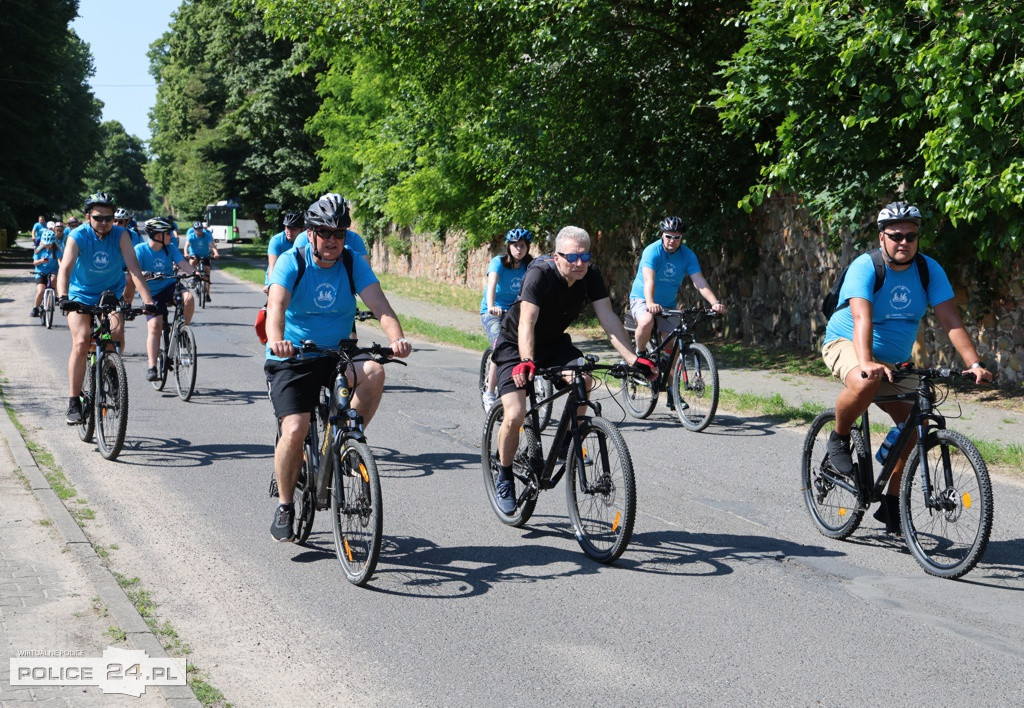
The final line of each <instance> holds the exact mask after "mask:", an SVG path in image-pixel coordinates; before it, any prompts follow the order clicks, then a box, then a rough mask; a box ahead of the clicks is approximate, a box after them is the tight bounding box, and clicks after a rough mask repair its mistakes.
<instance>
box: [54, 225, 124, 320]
mask: <svg viewBox="0 0 1024 708" xmlns="http://www.w3.org/2000/svg"><path fill="white" fill-rule="evenodd" d="M123 235H124V229H122V228H121V227H120V226H114V227H113V228H112V229H111V230H110V233H109V234H107V235H106V236H105V237H104V238H103V239H99V238H97V237H96V232H95V231H93V229H92V226H90V225H89V224H82V225H81V226H79V227H78V228H76V229H75V230H74V231H72V232H71V233H70V234H68V239H69V240H73V241H74V242H75V243H76V244H78V258H77V259H76V260H75V267H74V268H72V269H71V277H70V285H69V287H68V297H69V298H71V299H72V300H77V301H78V302H81V303H83V304H86V305H95V304H96V303H98V302H99V301H100V294H102V293H103V291H104V290H111V291H113V292H114V293H115V294H116V295H120V294H121V292H122V291H123V290H124V283H125V275H124V255H123V254H122V253H121V237H122V236H123Z"/></svg>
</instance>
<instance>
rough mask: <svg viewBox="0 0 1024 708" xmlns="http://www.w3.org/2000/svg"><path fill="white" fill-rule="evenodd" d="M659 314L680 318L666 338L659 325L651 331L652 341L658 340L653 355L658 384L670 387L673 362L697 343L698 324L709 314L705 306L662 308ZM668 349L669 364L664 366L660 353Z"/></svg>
mask: <svg viewBox="0 0 1024 708" xmlns="http://www.w3.org/2000/svg"><path fill="white" fill-rule="evenodd" d="M657 316H658V317H666V318H667V317H678V318H679V321H678V322H677V323H676V326H675V328H674V329H673V330H672V331H671V332H669V333H668V334H666V335H665V336H664V338H663V337H662V335H661V332H660V331H659V330H658V327H657V326H655V327H654V329H653V331H652V332H651V341H652V342H657V344H656V345H655V347H654V352H653V356H654V357H655V360H654V361H655V364H657V366H658V384H659V385H660V386H662V387H663V388H668V383H669V381H668V379H669V376H670V375H671V373H672V366H673V364H674V363H675V362H676V361H678V360H679V357H680V356H682V355H684V354H686V352H687V349H688V348H689V346H690V344H693V343H696V341H697V325H698V324H699V323H700V322H703V321H704V320H705V319H707V318H708V317H709V315H708V314H707V310H705V309H704V308H695V309H689V310H662V312H660V313H659V314H658V315H657ZM687 337H688V338H687ZM666 351H667V353H668V355H669V357H668V365H667V366H662V363H661V357H660V355H661V354H662V353H665V352H666ZM684 373H685V372H684Z"/></svg>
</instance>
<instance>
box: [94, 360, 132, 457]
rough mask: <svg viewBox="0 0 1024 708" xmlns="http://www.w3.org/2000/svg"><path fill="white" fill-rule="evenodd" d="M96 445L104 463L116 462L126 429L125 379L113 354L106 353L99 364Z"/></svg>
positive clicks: (121, 368) (122, 364) (126, 391)
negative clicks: (104, 460)
mask: <svg viewBox="0 0 1024 708" xmlns="http://www.w3.org/2000/svg"><path fill="white" fill-rule="evenodd" d="M95 416H96V444H97V446H98V447H99V449H100V454H101V455H102V456H103V457H104V458H105V459H107V460H114V459H117V456H118V455H119V454H120V453H121V447H122V446H123V445H124V436H125V432H126V431H127V429H128V376H127V375H126V374H125V371H124V363H123V362H122V361H121V356H120V355H119V354H117V353H116V352H107V353H106V354H105V355H104V356H103V361H102V362H101V364H100V390H99V391H97V392H96V401H95Z"/></svg>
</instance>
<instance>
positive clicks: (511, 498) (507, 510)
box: [494, 480, 516, 514]
mask: <svg viewBox="0 0 1024 708" xmlns="http://www.w3.org/2000/svg"><path fill="white" fill-rule="evenodd" d="M494 496H495V499H497V501H498V508H499V509H501V513H502V514H512V513H513V512H514V511H515V510H516V485H515V482H513V481H511V480H510V481H508V482H498V483H497V484H495V485H494Z"/></svg>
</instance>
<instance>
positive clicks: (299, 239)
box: [292, 229, 368, 256]
mask: <svg viewBox="0 0 1024 708" xmlns="http://www.w3.org/2000/svg"><path fill="white" fill-rule="evenodd" d="M303 246H305V247H306V248H307V249H308V248H309V232H308V231H303V232H302V233H301V234H299V235H298V236H296V237H295V242H294V243H292V248H302V247H303ZM345 248H347V249H348V250H350V251H352V253H355V254H356V255H359V256H365V255H367V253H368V251H367V250H366V244H365V243H363V237H362V236H360V235H359V234H357V233H356V232H355V231H353V230H352V229H345Z"/></svg>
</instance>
